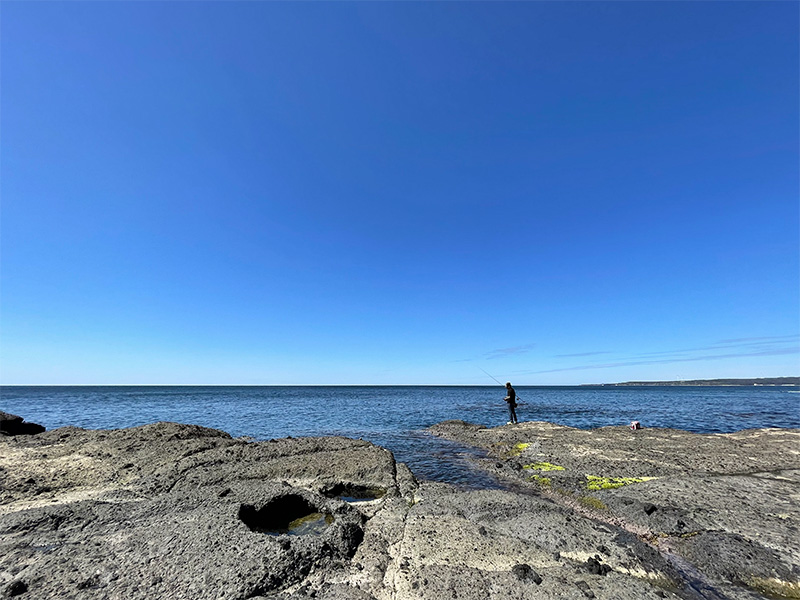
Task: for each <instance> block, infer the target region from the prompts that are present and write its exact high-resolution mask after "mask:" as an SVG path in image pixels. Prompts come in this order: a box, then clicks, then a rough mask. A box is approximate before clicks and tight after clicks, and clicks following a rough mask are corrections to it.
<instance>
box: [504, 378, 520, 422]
mask: <svg viewBox="0 0 800 600" xmlns="http://www.w3.org/2000/svg"><path fill="white" fill-rule="evenodd" d="M506 392H507V393H508V396H506V397H505V398H504V400H505V401H506V402H508V417H509V419H508V420H509V421H511V422H512V423H516V422H517V411H516V410H514V409H515V408H517V392H516V391H514V388H513V387H507V388H506Z"/></svg>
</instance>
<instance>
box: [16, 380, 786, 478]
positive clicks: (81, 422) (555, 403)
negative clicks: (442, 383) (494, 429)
mask: <svg viewBox="0 0 800 600" xmlns="http://www.w3.org/2000/svg"><path fill="white" fill-rule="evenodd" d="M516 389H517V393H518V394H519V396H520V397H521V400H522V402H521V404H520V406H519V407H518V408H517V415H518V417H519V420H520V421H526V420H537V421H550V422H553V423H559V424H562V425H569V426H571V427H580V428H584V429H586V428H594V427H601V426H604V425H627V424H628V423H630V422H631V421H633V420H637V421H641V423H642V425H644V426H645V427H673V428H676V429H685V430H688V431H695V432H701V433H710V432H732V431H738V430H740V429H749V428H757V427H791V428H797V427H800V392H799V390H798V388H797V387H792V388H781V387H778V388H769V387H622V388H589V387H581V388H570V387H559V388H552V387H550V388H546V387H522V386H520V387H517V388H516ZM503 396H505V389H504V388H502V387H500V386H498V387H422V386H397V387H394V386H392V387H371V386H363V387H360V386H359V387H341V386H336V387H17V386H13V387H11V386H8V387H2V388H0V410H4V411H6V412H10V413H14V414H18V415H20V416H22V417H24V418H25V419H26V420H28V421H31V422H34V423H40V424H42V425H44V426H45V427H47V428H48V429H52V428H55V427H61V426H64V425H75V426H78V427H85V428H89V429H112V428H119V427H131V426H134V425H142V424H145V423H154V422H156V421H177V422H180V423H193V424H197V425H204V426H206V427H213V428H216V429H222V430H224V431H227V432H228V433H230V434H231V435H233V436H237V437H238V436H250V437H253V438H255V439H259V440H265V439H270V438H277V437H285V436H289V435H291V436H317V435H344V436H348V437H355V438H363V439H366V440H369V441H371V442H374V443H376V444H379V445H381V446H384V447H385V448H388V449H390V450H392V452H394V454H395V456H396V458H397V459H398V460H399V461H402V462H405V463H407V464H408V465H409V466H410V467H411V469H412V470H413V471H414V473H415V474H416V475H417V477H419V478H421V479H435V480H442V481H449V482H452V483H458V484H463V485H469V486H491V485H493V482H491V481H489V480H487V479H486V478H485V477H484V476H483V475H481V474H480V473H478V472H476V471H474V470H471V469H470V468H469V466H468V464H467V463H466V461H465V460H464V457H465V455H468V454H470V453H473V452H476V451H474V450H471V449H469V448H465V447H463V446H460V445H458V444H453V443H451V442H447V441H445V440H439V439H437V438H434V437H432V436H430V435H428V434H426V433H425V431H424V430H425V429H426V428H427V427H429V426H430V425H433V424H434V423H438V422H440V421H444V420H446V419H463V420H465V421H469V422H472V423H479V424H482V425H487V426H494V425H502V424H504V423H505V422H506V420H507V417H506V415H507V411H506V408H505V406H506V405H505V402H503Z"/></svg>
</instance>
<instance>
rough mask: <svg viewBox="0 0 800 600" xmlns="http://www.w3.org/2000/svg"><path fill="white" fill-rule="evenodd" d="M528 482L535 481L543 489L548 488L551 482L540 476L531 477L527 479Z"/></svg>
mask: <svg viewBox="0 0 800 600" xmlns="http://www.w3.org/2000/svg"><path fill="white" fill-rule="evenodd" d="M528 481H535V482H536V483H538V484H539V485H543V486H545V487H550V485H552V483H553V481H552V480H551V479H550V478H549V477H542V476H541V475H531V476H530V477H528Z"/></svg>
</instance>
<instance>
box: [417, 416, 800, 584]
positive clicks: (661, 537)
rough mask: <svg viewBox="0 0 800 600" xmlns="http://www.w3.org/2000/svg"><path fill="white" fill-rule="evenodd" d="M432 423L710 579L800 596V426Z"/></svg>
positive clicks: (498, 469)
mask: <svg viewBox="0 0 800 600" xmlns="http://www.w3.org/2000/svg"><path fill="white" fill-rule="evenodd" d="M431 431H432V432H433V433H434V434H436V435H440V436H443V437H446V438H448V439H452V440H455V441H458V442H460V443H464V444H470V445H473V446H477V447H480V448H483V449H484V450H486V452H487V456H486V458H485V459H483V460H481V461H480V464H481V466H482V467H483V468H485V469H486V470H487V471H489V472H492V473H494V474H496V475H498V476H500V477H504V478H505V479H506V481H507V482H509V485H511V486H512V487H515V488H516V489H518V490H532V491H533V492H534V493H536V494H538V495H540V496H542V497H544V498H548V499H550V500H552V501H553V502H555V503H556V504H559V505H561V506H565V507H570V508H572V509H573V510H575V511H576V512H578V513H579V514H582V515H585V516H587V517H590V518H592V519H594V520H595V521H598V522H603V523H606V524H607V525H609V526H612V527H615V528H618V529H620V530H624V531H627V532H629V533H632V534H633V535H635V536H636V537H637V538H638V539H641V540H646V541H648V542H649V543H650V545H651V547H653V548H654V549H656V550H658V551H659V552H661V554H662V556H664V557H666V558H667V559H668V560H669V561H671V564H672V566H673V567H675V568H677V569H678V570H679V571H683V572H684V574H685V575H686V577H688V578H689V579H692V578H693V577H694V578H695V579H698V578H699V579H698V581H699V583H698V581H694V584H696V585H695V587H698V588H699V589H702V588H703V586H708V587H710V588H711V589H713V590H714V591H713V593H715V594H718V595H720V596H722V597H730V598H738V597H742V598H754V597H755V598H761V597H786V598H800V529H799V528H800V430H796V429H794V430H793V429H759V430H747V431H739V432H736V433H730V434H695V433H689V432H686V431H679V430H673V429H641V430H637V431H631V430H630V429H629V428H627V427H603V428H599V429H595V430H580V429H574V428H571V427H564V426H560V425H554V424H552V423H544V422H528V423H520V424H518V425H511V426H504V427H496V428H486V427H481V426H478V425H473V424H470V423H465V422H463V421H446V422H444V423H439V424H438V425H435V426H433V427H432V428H431ZM592 567H593V570H594V571H598V570H603V567H602V566H601V567H598V566H597V565H596V564H594V563H593V565H592ZM612 568H613V566H612ZM686 577H685V578H686ZM701 597H702V596H701Z"/></svg>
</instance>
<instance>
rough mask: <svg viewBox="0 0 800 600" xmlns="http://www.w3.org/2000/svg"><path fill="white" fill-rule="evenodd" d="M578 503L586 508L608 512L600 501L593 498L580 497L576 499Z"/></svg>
mask: <svg viewBox="0 0 800 600" xmlns="http://www.w3.org/2000/svg"><path fill="white" fill-rule="evenodd" d="M578 502H580V503H581V504H583V505H584V506H586V507H588V508H593V509H595V510H608V507H607V506H606V505H605V504H603V502H602V501H601V500H599V499H598V498H595V497H594V496H581V497H580V498H578Z"/></svg>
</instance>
